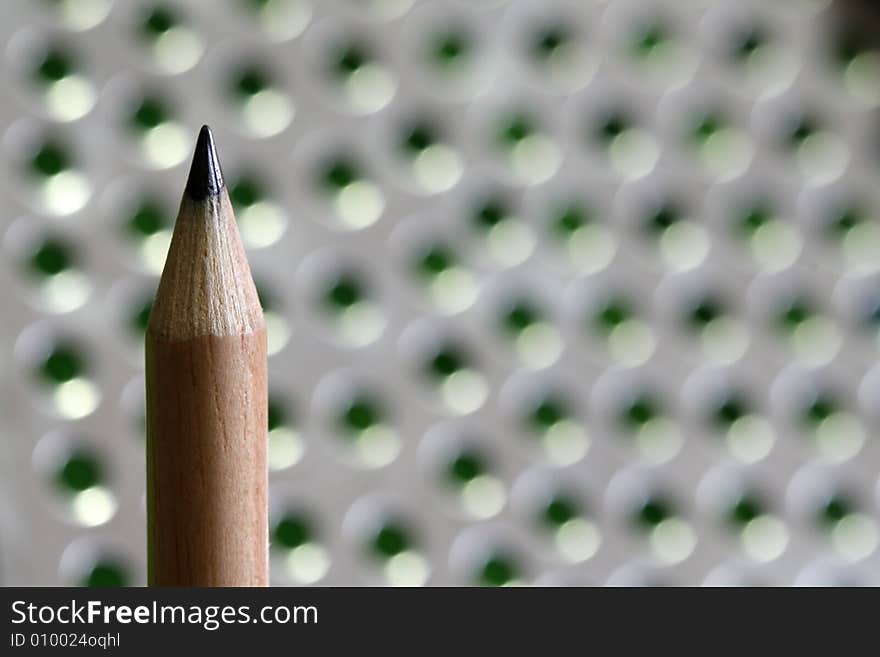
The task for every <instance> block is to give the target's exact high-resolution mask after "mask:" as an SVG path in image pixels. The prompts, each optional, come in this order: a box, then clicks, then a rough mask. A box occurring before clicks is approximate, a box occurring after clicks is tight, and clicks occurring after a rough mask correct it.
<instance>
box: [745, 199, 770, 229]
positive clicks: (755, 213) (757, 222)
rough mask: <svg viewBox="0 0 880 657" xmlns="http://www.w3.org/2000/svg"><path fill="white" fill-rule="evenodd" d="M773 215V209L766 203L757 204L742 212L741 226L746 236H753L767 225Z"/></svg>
mask: <svg viewBox="0 0 880 657" xmlns="http://www.w3.org/2000/svg"><path fill="white" fill-rule="evenodd" d="M772 217H773V212H772V211H771V209H770V208H769V207H768V206H767V205H764V204H757V205H754V206H752V207H751V208H748V209H747V210H746V211H745V212H743V213H742V216H741V217H740V221H739V228H740V230H741V231H742V232H743V234H744V235H745V236H746V237H751V236H752V235H754V234H755V232H756V231H757V230H758V229H759V228H761V227H762V226H765V225H766V224H767V223H768V222H769V221H770V219H771V218H772Z"/></svg>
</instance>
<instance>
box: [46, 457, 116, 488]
mask: <svg viewBox="0 0 880 657" xmlns="http://www.w3.org/2000/svg"><path fill="white" fill-rule="evenodd" d="M103 478H104V477H103V472H102V467H101V464H100V462H99V461H98V459H97V457H96V455H95V454H93V453H91V452H90V451H87V450H84V449H78V450H76V451H74V452H73V453H72V454H70V456H68V457H67V460H66V461H65V462H64V463H63V464H62V466H61V468H60V469H59V470H58V472H57V474H56V481H57V483H58V486H59V487H60V488H61V489H62V490H65V491H67V492H71V493H80V492H82V491H84V490H88V489H89V488H92V487H94V486H97V485H98V484H100V483H101V481H103Z"/></svg>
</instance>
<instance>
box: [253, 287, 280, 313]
mask: <svg viewBox="0 0 880 657" xmlns="http://www.w3.org/2000/svg"><path fill="white" fill-rule="evenodd" d="M254 287H256V288H257V299H259V301H260V306H261V307H262V308H263V310H272V309H273V308H274V307H275V303H276V299H275V295H274V294H273V293H272V290H271V289H269V287H267V286H266V285H265V284H264V283H263V282H262V281H259V280H258V281H256V282H255V284H254Z"/></svg>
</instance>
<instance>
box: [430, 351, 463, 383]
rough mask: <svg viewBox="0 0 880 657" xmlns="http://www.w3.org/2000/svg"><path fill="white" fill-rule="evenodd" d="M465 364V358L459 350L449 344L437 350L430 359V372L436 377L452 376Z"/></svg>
mask: <svg viewBox="0 0 880 657" xmlns="http://www.w3.org/2000/svg"><path fill="white" fill-rule="evenodd" d="M464 366H465V359H464V356H463V354H461V353H460V352H459V350H458V349H457V348H456V347H454V346H452V345H447V346H445V347H443V348H441V349H440V350H438V351H437V353H436V354H434V356H433V357H432V358H431V359H430V360H429V361H428V373H429V374H430V375H433V376H434V377H437V378H441V379H445V378H447V377H449V376H452V375H453V374H455V373H456V372H458V371H459V370H461V369H463V368H464Z"/></svg>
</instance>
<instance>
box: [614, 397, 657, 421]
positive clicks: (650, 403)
mask: <svg viewBox="0 0 880 657" xmlns="http://www.w3.org/2000/svg"><path fill="white" fill-rule="evenodd" d="M659 414H660V406H659V404H658V403H657V401H656V400H654V399H652V398H651V397H650V396H649V395H647V394H641V395H639V396H638V397H636V398H635V399H634V400H633V401H632V402H631V403H630V405H629V406H628V407H627V408H626V410H625V411H624V413H623V420H624V422H625V423H626V424H629V425H630V426H631V427H632V428H634V429H638V428H641V427H643V426H644V425H646V424H647V423H648V422H650V421H651V420H653V419H654V418H656V417H657V416H658V415H659Z"/></svg>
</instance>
